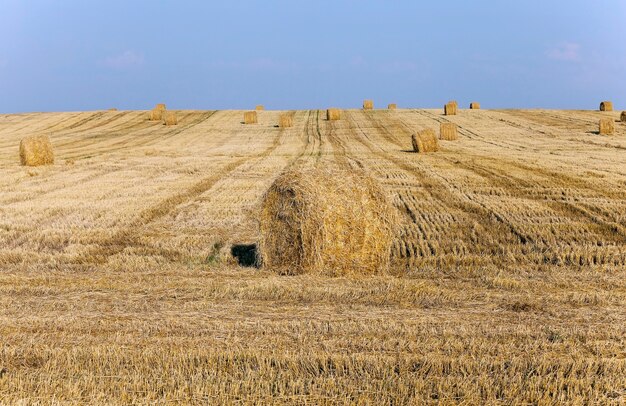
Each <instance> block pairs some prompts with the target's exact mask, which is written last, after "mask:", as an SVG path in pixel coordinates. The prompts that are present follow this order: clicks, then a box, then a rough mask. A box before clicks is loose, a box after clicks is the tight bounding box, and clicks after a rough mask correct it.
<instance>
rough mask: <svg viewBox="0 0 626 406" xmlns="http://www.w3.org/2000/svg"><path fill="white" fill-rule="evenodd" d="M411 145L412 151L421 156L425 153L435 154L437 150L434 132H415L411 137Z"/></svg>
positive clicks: (429, 130) (437, 143)
mask: <svg viewBox="0 0 626 406" xmlns="http://www.w3.org/2000/svg"><path fill="white" fill-rule="evenodd" d="M411 141H412V143H413V151H414V152H417V153H420V154H423V153H426V152H436V151H438V150H439V142H437V136H436V135H435V131H433V130H431V129H426V130H422V131H419V132H417V134H413V135H412V136H411Z"/></svg>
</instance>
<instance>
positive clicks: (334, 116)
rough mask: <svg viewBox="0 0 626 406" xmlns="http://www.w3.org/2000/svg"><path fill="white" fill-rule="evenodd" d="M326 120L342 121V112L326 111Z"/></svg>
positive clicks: (337, 110)
mask: <svg viewBox="0 0 626 406" xmlns="http://www.w3.org/2000/svg"><path fill="white" fill-rule="evenodd" d="M326 120H328V121H332V120H341V111H340V110H339V109H334V108H333V109H328V110H326Z"/></svg>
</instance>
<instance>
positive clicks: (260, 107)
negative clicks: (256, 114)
mask: <svg viewBox="0 0 626 406" xmlns="http://www.w3.org/2000/svg"><path fill="white" fill-rule="evenodd" d="M254 109H255V110H256V111H262V110H265V106H264V105H262V104H257V106H256V107H255V108H254Z"/></svg>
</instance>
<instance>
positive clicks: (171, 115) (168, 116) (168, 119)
mask: <svg viewBox="0 0 626 406" xmlns="http://www.w3.org/2000/svg"><path fill="white" fill-rule="evenodd" d="M163 124H165V125H177V124H178V117H177V116H176V112H175V111H165V112H163Z"/></svg>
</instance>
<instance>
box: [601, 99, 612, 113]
mask: <svg viewBox="0 0 626 406" xmlns="http://www.w3.org/2000/svg"><path fill="white" fill-rule="evenodd" d="M600 111H613V102H610V101H603V102H602V103H600Z"/></svg>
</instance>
